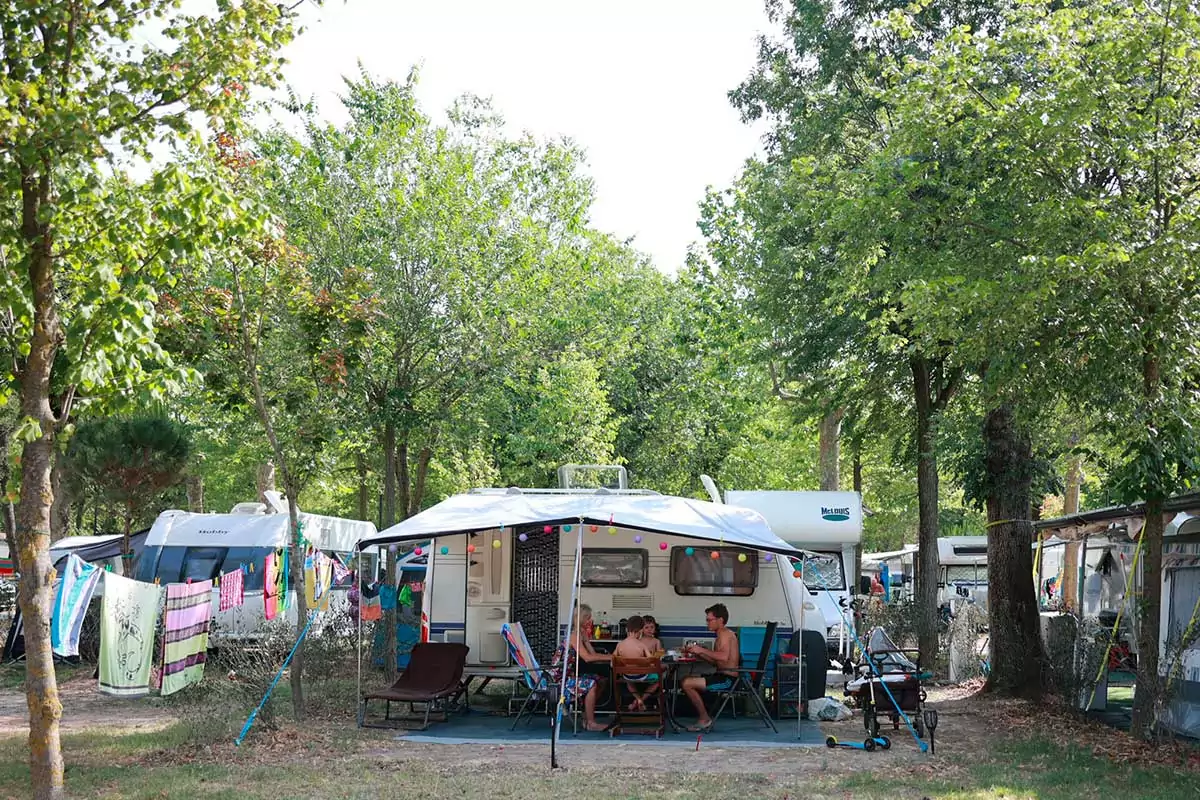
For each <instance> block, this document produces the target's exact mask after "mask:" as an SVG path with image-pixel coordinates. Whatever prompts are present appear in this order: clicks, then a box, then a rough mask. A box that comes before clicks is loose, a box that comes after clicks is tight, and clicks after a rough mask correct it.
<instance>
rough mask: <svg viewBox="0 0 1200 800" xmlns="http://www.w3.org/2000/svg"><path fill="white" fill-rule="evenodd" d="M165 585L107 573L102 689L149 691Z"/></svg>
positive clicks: (118, 693) (124, 693) (119, 693)
mask: <svg viewBox="0 0 1200 800" xmlns="http://www.w3.org/2000/svg"><path fill="white" fill-rule="evenodd" d="M161 601H162V587H161V586H157V585H155V584H153V583H140V582H138V581H135V580H130V579H129V578H124V577H121V576H120V575H115V574H113V573H111V572H107V573H104V601H103V604H102V605H101V613H100V691H101V692H102V693H103V694H110V695H115V696H117V697H143V696H145V695H147V694H149V693H150V666H151V663H152V662H153V660H154V658H153V649H154V629H155V626H156V624H157V622H158V613H159V606H160V604H161Z"/></svg>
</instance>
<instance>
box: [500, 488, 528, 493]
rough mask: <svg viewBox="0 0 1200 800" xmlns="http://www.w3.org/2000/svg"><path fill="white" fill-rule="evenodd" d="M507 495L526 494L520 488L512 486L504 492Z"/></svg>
mask: <svg viewBox="0 0 1200 800" xmlns="http://www.w3.org/2000/svg"><path fill="white" fill-rule="evenodd" d="M504 493H505V494H525V493H524V492H522V491H521V488H520V487H519V486H510V487H508V488H507V489H505V490H504Z"/></svg>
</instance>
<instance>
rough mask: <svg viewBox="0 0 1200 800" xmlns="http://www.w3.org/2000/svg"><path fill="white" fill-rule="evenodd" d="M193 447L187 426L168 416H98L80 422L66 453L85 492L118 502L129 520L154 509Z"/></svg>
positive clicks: (180, 475) (143, 516)
mask: <svg viewBox="0 0 1200 800" xmlns="http://www.w3.org/2000/svg"><path fill="white" fill-rule="evenodd" d="M191 449H192V443H191V437H190V435H189V432H188V430H187V428H186V427H184V426H183V425H181V424H180V423H178V422H175V421H173V420H171V419H169V418H168V417H166V416H163V415H159V414H155V415H138V416H132V417H100V418H96V419H89V420H86V421H84V422H82V423H80V424H79V426H78V427H77V428H76V429H75V433H74V435H73V436H72V437H71V441H70V444H69V447H68V450H67V453H66V456H65V458H66V460H67V465H68V474H69V475H70V478H71V480H72V481H73V482H75V483H76V485H77V486H78V488H79V489H80V490H81V491H82V493H83V494H84V496H86V495H88V494H94V495H96V496H98V498H99V499H101V500H103V501H104V502H107V503H112V504H115V505H118V506H121V507H122V508H123V509H124V515H125V522H126V523H127V524H131V523H132V522H133V521H134V520H138V521H148V520H147V513H148V512H152V513H153V514H154V515H156V512H157V510H156V508H155V504H156V502H157V501H159V500H160V499H161V498H162V496H163V494H164V492H165V491H166V490H167V489H169V488H170V487H172V486H175V485H177V484H178V483H179V482H180V481H182V480H183V473H184V470H185V469H186V467H187V465H188V460H189V457H190V455H191Z"/></svg>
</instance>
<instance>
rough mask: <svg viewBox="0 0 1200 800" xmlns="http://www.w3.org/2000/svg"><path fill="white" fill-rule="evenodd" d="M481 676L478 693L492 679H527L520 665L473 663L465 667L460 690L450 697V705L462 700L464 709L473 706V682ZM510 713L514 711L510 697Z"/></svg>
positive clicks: (517, 680)
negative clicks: (498, 665) (502, 665)
mask: <svg viewBox="0 0 1200 800" xmlns="http://www.w3.org/2000/svg"><path fill="white" fill-rule="evenodd" d="M476 678H479V679H481V680H482V683H480V684H479V688H477V689H476V690H475V692H476V694H478V693H479V692H482V691H483V690H484V689H486V688H487V685H488V684H489V683H491V682H492V681H496V680H498V681H512V682H513V684H514V692H515V688H516V687H515V684H517V683H519V682H520V681H523V680H525V675H524V673H523V672H521V670H520V668H519V667H493V666H487V665H483V664H476V665H471V666H467V667H464V668H463V676H462V681H460V682H459V684H458V691H457V692H455V694H454V696H453V697H451V698H450V705H455V704H457V703H458V702H459V701H460V700H461V701H462V706H463V708H464V709H470V708H471V683H472V682H473V681H474V680H475V679H476ZM508 705H509V708H508V713H510V714H511V713H512V698H511V697H510V698H509V704H508Z"/></svg>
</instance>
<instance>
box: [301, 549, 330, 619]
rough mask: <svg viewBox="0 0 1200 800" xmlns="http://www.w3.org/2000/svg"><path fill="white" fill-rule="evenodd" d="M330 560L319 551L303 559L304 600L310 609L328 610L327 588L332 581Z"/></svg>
mask: <svg viewBox="0 0 1200 800" xmlns="http://www.w3.org/2000/svg"><path fill="white" fill-rule="evenodd" d="M330 560H331V559H330V558H329V556H327V555H325V554H324V553H322V552H321V551H320V550H316V551H313V552H312V553H311V554H309V555H308V556H305V558H304V599H305V600H306V601H307V602H308V607H309V608H310V609H316V610H318V611H328V610H329V587H330V583H331V581H332V580H333V570H332V569H331V568H330V567H331V565H330V563H329V562H330Z"/></svg>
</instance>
